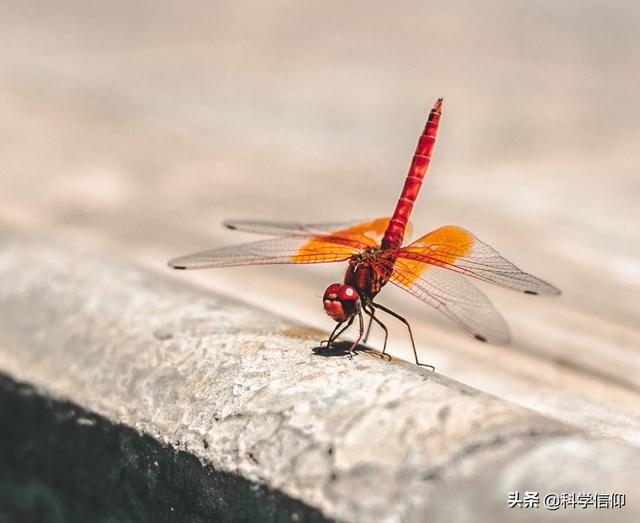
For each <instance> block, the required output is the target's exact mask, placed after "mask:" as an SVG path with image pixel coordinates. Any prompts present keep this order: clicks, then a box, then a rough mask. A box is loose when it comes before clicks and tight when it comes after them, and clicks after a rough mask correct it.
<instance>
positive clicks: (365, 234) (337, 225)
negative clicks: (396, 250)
mask: <svg viewBox="0 0 640 523" xmlns="http://www.w3.org/2000/svg"><path fill="white" fill-rule="evenodd" d="M390 219H391V218H377V219H375V220H369V221H366V222H362V221H357V220H354V221H351V222H333V223H296V222H275V221H255V220H227V221H225V222H224V223H223V225H224V226H225V227H227V228H228V229H233V230H236V231H243V232H252V233H255V234H267V235H270V236H334V237H344V238H350V239H353V240H358V241H361V242H362V243H363V244H364V245H365V246H368V247H376V246H377V245H378V243H380V240H381V239H382V236H383V235H384V231H385V230H386V229H387V225H389V220H390Z"/></svg>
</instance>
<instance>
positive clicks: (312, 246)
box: [291, 218, 390, 263]
mask: <svg viewBox="0 0 640 523" xmlns="http://www.w3.org/2000/svg"><path fill="white" fill-rule="evenodd" d="M389 221H390V218H377V219H376V220H372V221H369V222H364V223H358V224H356V225H352V226H350V227H347V228H346V229H342V230H339V231H335V232H332V233H329V234H322V235H318V236H314V237H313V238H311V239H310V240H309V241H308V242H307V243H305V244H304V245H302V247H300V250H299V251H298V253H297V254H296V255H295V256H292V257H291V261H292V262H293V263H300V262H297V261H296V258H298V257H301V258H304V259H307V258H308V257H309V256H314V257H315V256H319V257H322V256H323V252H326V251H330V253H331V254H330V256H335V255H336V254H344V255H346V256H350V255H352V254H356V253H358V252H360V251H361V250H362V249H366V248H367V247H373V248H376V247H378V245H379V241H380V238H382V236H383V235H384V231H386V229H387V225H389ZM305 263H306V262H305Z"/></svg>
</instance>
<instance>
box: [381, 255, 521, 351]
mask: <svg viewBox="0 0 640 523" xmlns="http://www.w3.org/2000/svg"><path fill="white" fill-rule="evenodd" d="M390 281H391V282H392V283H394V284H395V285H397V286H398V287H400V288H401V289H404V290H405V291H407V292H409V293H410V294H413V295H414V296H415V297H416V298H418V299H419V300H422V301H423V302H425V303H427V304H428V305H431V306H432V307H434V308H435V309H437V310H438V311H440V312H441V313H442V314H444V315H445V316H447V317H448V318H449V319H451V320H453V321H454V322H456V323H457V324H458V325H459V326H460V327H462V328H463V329H464V330H465V331H467V332H468V333H470V334H471V335H472V336H474V337H475V338H477V339H479V340H480V341H486V342H489V343H507V342H508V341H509V339H510V338H511V335H510V333H509V327H508V325H507V323H506V322H505V321H504V319H503V318H502V316H501V315H500V313H499V312H498V311H497V310H496V309H495V308H494V307H493V305H492V304H491V302H490V301H489V299H488V298H487V297H486V296H485V295H484V293H483V292H481V291H480V290H479V289H477V288H476V287H475V286H474V285H473V284H471V283H470V282H469V281H467V280H466V278H464V276H461V275H460V274H456V273H452V272H449V271H446V270H443V269H441V268H439V267H436V266H430V267H428V268H427V269H426V270H423V271H422V273H421V274H420V275H417V274H415V273H414V272H412V268H411V266H409V265H408V264H406V262H405V261H404V260H400V259H397V260H396V261H395V263H394V264H393V272H392V274H391V280H390Z"/></svg>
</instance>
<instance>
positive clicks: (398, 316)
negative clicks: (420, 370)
mask: <svg viewBox="0 0 640 523" xmlns="http://www.w3.org/2000/svg"><path fill="white" fill-rule="evenodd" d="M371 305H373V306H374V307H375V308H376V309H380V310H382V311H384V312H386V313H387V314H390V315H391V316H393V317H394V318H396V319H398V320H400V321H401V322H402V323H404V324H405V325H406V326H407V329H409V338H410V339H411V347H412V348H413V357H414V358H415V359H416V365H419V366H420V367H427V368H429V369H431V370H436V368H435V367H434V366H433V365H427V364H426V363H420V361H419V360H418V352H417V351H416V344H415V342H414V341H413V332H412V331H411V325H409V322H408V321H407V320H405V319H404V318H403V317H402V316H400V315H399V314H398V313H397V312H393V311H392V310H391V309H388V308H387V307H385V306H384V305H380V304H379V303H373V302H371Z"/></svg>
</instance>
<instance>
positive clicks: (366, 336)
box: [362, 309, 375, 343]
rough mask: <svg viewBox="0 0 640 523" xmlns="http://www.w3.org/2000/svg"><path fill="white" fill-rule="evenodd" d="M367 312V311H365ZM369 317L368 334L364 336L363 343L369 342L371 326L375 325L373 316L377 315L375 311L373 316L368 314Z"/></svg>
mask: <svg viewBox="0 0 640 523" xmlns="http://www.w3.org/2000/svg"><path fill="white" fill-rule="evenodd" d="M365 312H367V311H366V309H365ZM367 314H368V315H369V325H368V326H367V333H366V334H365V335H364V340H362V343H367V340H368V339H369V333H370V332H371V324H372V323H373V314H375V311H372V314H370V313H368V312H367Z"/></svg>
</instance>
